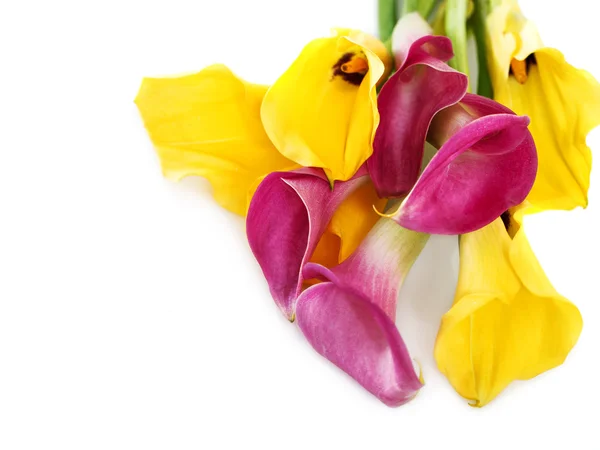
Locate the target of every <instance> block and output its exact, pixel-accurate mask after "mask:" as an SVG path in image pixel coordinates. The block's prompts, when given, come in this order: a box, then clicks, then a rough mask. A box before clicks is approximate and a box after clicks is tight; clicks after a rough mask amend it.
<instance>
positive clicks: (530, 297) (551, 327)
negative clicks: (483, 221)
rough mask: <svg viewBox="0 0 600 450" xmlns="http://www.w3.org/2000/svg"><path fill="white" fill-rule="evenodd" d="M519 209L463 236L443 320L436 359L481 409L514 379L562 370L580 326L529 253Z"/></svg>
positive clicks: (576, 315) (577, 315) (573, 309)
mask: <svg viewBox="0 0 600 450" xmlns="http://www.w3.org/2000/svg"><path fill="white" fill-rule="evenodd" d="M520 208H521V209H519V210H517V211H516V213H515V214H514V216H513V215H512V214H511V213H509V212H507V213H506V214H504V215H503V216H502V218H498V219H497V220H495V221H494V222H493V223H491V224H490V225H488V226H486V227H485V228H482V229H481V230H478V231H475V232H473V233H469V234H466V235H463V236H460V270H459V277H458V285H457V289H456V295H455V299H454V305H453V306H452V308H451V309H450V311H448V312H447V313H446V314H445V315H444V316H443V318H442V323H441V326H440V329H439V332H438V336H437V340H436V344H435V350H434V354H435V359H436V361H437V365H438V368H439V369H440V371H441V372H442V373H443V374H444V375H445V376H446V377H447V378H448V380H449V381H450V383H451V384H452V386H453V387H454V389H456V391H457V392H458V393H459V394H460V395H462V396H463V397H465V398H467V399H469V400H471V402H472V405H473V406H484V405H486V404H487V403H489V402H490V401H492V400H493V399H494V398H495V397H496V396H497V395H498V394H499V393H500V392H502V390H503V389H505V388H506V387H507V386H508V385H509V384H510V383H511V382H512V381H514V380H527V379H530V378H533V377H535V376H537V375H539V374H540V373H542V372H545V371H547V370H549V369H552V368H553V367H556V366H558V365H560V364H562V362H563V361H564V360H565V358H566V357H567V355H568V353H569V352H570V351H571V349H572V348H573V346H574V345H575V343H576V342H577V339H578V338H579V335H580V333H581V329H582V325H583V324H582V319H581V314H580V313H579V310H578V309H577V307H576V306H575V305H573V304H572V303H571V302H570V301H569V300H567V299H566V298H564V297H563V296H561V295H560V294H558V293H557V292H556V290H555V289H554V287H552V285H551V284H550V282H549V281H548V278H547V277H546V275H545V274H544V271H543V270H542V267H541V266H540V264H539V262H538V260H537V259H536V257H535V255H534V254H533V251H532V249H531V247H530V245H529V243H528V241H527V238H526V236H525V233H524V230H523V229H522V228H521V225H520V221H521V217H522V215H523V214H524V213H525V212H526V211H525V210H524V209H523V207H520ZM525 209H526V208H525Z"/></svg>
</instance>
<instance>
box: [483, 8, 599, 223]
mask: <svg viewBox="0 0 600 450" xmlns="http://www.w3.org/2000/svg"><path fill="white" fill-rule="evenodd" d="M487 23H488V38H489V47H490V49H491V52H490V64H489V67H490V71H491V78H492V84H493V88H494V99H495V100H497V101H498V102H500V103H502V104H504V105H506V106H508V107H509V108H511V109H512V110H513V111H515V112H516V113H517V114H520V115H528V116H529V117H530V119H531V125H530V127H529V128H530V130H531V133H532V135H533V138H534V140H535V143H536V146H537V150H538V157H539V168H538V175H537V178H536V181H535V184H534V186H533V189H532V190H531V193H530V195H529V197H528V199H527V200H528V201H529V202H530V203H531V204H532V205H533V206H535V209H536V210H537V211H540V210H548V209H566V210H568V209H573V208H575V207H577V206H582V207H585V206H587V192H588V188H589V184H590V170H591V152H590V149H589V147H588V146H587V145H586V141H585V139H586V136H587V134H588V133H589V132H590V131H591V130H592V129H593V128H594V127H596V126H597V125H599V124H600V84H598V82H597V81H596V80H595V79H594V78H593V77H592V76H591V75H590V74H588V73H587V72H585V71H583V70H579V69H576V68H575V67H573V66H571V65H569V64H568V63H567V62H566V61H565V59H564V57H563V55H562V54H561V53H560V52H559V51H557V50H554V49H551V48H544V47H543V44H542V42H541V40H540V38H539V35H538V34H537V31H536V30H535V27H534V26H533V24H532V23H531V22H529V21H528V20H526V19H525V18H524V17H523V15H522V14H521V12H520V10H519V9H518V5H517V4H516V2H515V1H514V0H505V1H504V2H503V3H502V5H501V6H499V7H497V8H496V9H494V11H493V12H492V13H491V14H490V16H489V17H488V22H487ZM530 55H533V57H531V56H530ZM525 60H527V64H526V67H527V69H526V70H527V72H526V76H525V78H524V79H522V80H520V81H519V80H518V78H520V77H515V76H512V75H509V73H510V68H511V61H512V62H513V63H514V62H515V61H525ZM513 67H514V64H513Z"/></svg>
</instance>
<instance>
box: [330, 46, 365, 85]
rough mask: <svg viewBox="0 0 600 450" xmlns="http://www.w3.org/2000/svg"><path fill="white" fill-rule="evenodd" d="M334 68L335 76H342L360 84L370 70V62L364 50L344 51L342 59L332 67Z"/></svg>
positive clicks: (348, 80) (350, 81) (354, 83)
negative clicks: (363, 52)
mask: <svg viewBox="0 0 600 450" xmlns="http://www.w3.org/2000/svg"><path fill="white" fill-rule="evenodd" d="M331 69H332V70H333V77H332V79H333V78H335V77H336V76H339V77H341V78H342V79H343V80H344V81H346V82H348V83H350V84H353V85H355V86H359V85H360V83H362V80H363V78H364V77H365V75H366V73H367V72H368V71H369V63H368V61H367V59H366V57H365V56H364V55H363V54H362V52H359V53H358V54H357V53H354V52H348V53H344V54H343V55H342V56H341V57H340V59H338V60H337V62H336V63H335V64H334V65H333V67H332V68H331Z"/></svg>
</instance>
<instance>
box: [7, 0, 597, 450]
mask: <svg viewBox="0 0 600 450" xmlns="http://www.w3.org/2000/svg"><path fill="white" fill-rule="evenodd" d="M521 4H522V7H523V9H524V11H525V13H526V14H527V15H528V16H529V17H530V18H531V19H534V20H535V21H536V22H537V24H538V26H539V29H540V31H541V33H542V36H543V38H544V39H545V42H546V44H547V45H549V46H554V47H558V48H559V49H561V50H562V51H563V52H564V53H565V54H566V56H567V58H568V60H569V61H571V62H572V63H574V64H575V65H577V66H579V67H585V68H587V69H588V70H590V71H591V72H592V73H593V74H594V75H595V76H596V77H597V78H599V77H600V60H599V59H598V56H597V55H598V52H597V47H596V43H597V36H598V31H597V17H598V14H597V12H595V11H593V10H594V9H595V4H596V2H595V1H592V0H588V1H586V0H578V1H576V0H570V1H568V2H564V1H563V2H559V1H541V0H536V1H534V0H530V1H525V0H522V1H521ZM375 18H376V12H375V2H374V1H372V2H369V1H350V0H335V1H332V0H327V1H325V0H301V1H300V0H298V1H278V2H277V1H267V0H252V1H241V0H240V1H222V0H221V1H217V0H214V1H206V0H193V1H174V0H169V1H166V0H165V1H160V2H157V1H155V2H151V1H148V0H147V1H110V0H106V1H102V2H99V1H98V2H92V1H79V2H76V1H72V2H69V1H64V0H63V1H60V0H56V1H44V2H42V1H39V2H35V1H19V2H16V1H15V2H8V1H7V2H2V6H1V7H0V42H1V44H0V61H1V63H0V65H1V66H2V69H1V70H0V119H1V120H0V449H2V450H12V449H47V448H59V449H177V450H179V449H192V448H194V449H197V448H201V449H246V448H252V449H253V448H257V449H290V450H292V449H373V448H408V446H409V445H411V444H412V445H414V446H418V448H430V447H431V446H433V445H438V446H440V448H450V449H453V448H486V449H506V448H510V449H533V448H564V447H565V446H567V445H568V446H570V447H572V448H580V449H597V448H600V438H599V436H598V417H599V413H598V404H599V402H600V378H599V373H600V365H599V362H598V355H599V353H598V344H599V342H600V306H599V304H600V283H599V276H600V271H599V267H600V264H599V263H598V255H599V254H600V245H599V243H598V240H597V239H596V235H597V233H598V231H599V230H600V171H599V169H598V166H597V165H596V166H595V169H594V172H593V174H592V188H591V191H590V207H589V208H588V209H587V210H585V211H584V210H577V211H574V212H572V213H567V214H566V213H558V212H557V213H548V214H546V215H544V216H538V217H532V218H530V220H529V221H528V222H527V224H526V228H527V231H528V235H529V238H530V240H531V242H532V245H533V247H534V249H535V251H536V253H537V255H538V256H539V258H540V260H541V262H542V265H543V266H544V268H545V270H546V272H547V273H548V275H549V277H550V279H551V280H552V282H553V283H554V285H555V286H556V288H557V289H558V290H559V291H560V292H561V293H562V294H564V295H565V296H567V297H568V298H570V299H572V300H573V301H574V302H575V303H576V304H577V305H578V306H579V308H580V309H581V312H582V314H583V317H584V322H585V326H584V330H583V333H582V335H581V338H580V340H579V343H578V345H577V346H576V348H575V350H574V351H573V352H572V353H571V355H570V356H569V358H568V359H567V362H566V364H564V365H563V366H561V367H559V368H557V369H555V370H552V371H550V372H548V373H546V374H544V375H542V376H540V377H538V378H536V379H534V380H532V381H529V382H517V383H514V384H513V385H512V386H511V387H510V388H508V389H507V390H506V391H505V392H504V393H503V394H502V395H501V396H500V397H499V398H498V399H497V400H495V401H494V402H493V403H491V404H490V405H489V406H487V407H485V408H484V409H474V408H471V407H469V406H467V403H466V401H465V400H464V399H462V398H460V397H459V396H458V395H457V394H456V393H455V392H454V391H453V389H452V388H451V386H450V385H449V384H448V383H447V381H446V380H445V379H444V378H443V377H442V375H441V374H440V373H439V372H438V371H437V369H436V368H435V364H434V361H433V356H432V349H433V343H434V338H435V335H436V331H437V326H438V323H439V320H440V316H441V314H442V313H443V312H444V311H445V310H446V309H447V308H448V307H449V305H450V303H451V301H452V297H453V288H454V285H453V284H454V282H455V278H456V272H457V250H456V239H455V238H452V237H434V238H433V239H431V241H430V242H429V244H428V246H427V248H426V250H425V251H424V253H423V255H422V257H421V258H420V260H419V261H418V263H417V265H416V267H415V269H414V270H413V271H412V272H411V274H410V276H409V279H408V281H407V283H406V285H405V287H404V289H403V291H402V295H401V300H400V310H399V314H398V317H399V320H398V324H399V327H400V329H401V331H402V333H403V336H404V338H405V340H406V342H407V344H408V347H409V349H410V351H411V353H412V355H413V356H414V357H415V358H416V359H418V360H419V361H420V362H421V364H422V366H423V369H424V375H425V380H426V386H425V388H424V389H423V390H422V392H421V393H420V395H419V396H418V397H417V398H416V399H415V401H413V402H411V403H410V404H408V405H406V406H403V407H401V408H398V409H390V408H388V407H386V406H384V405H383V404H381V403H379V402H378V401H377V400H376V399H375V398H374V397H372V396H371V395H369V394H368V393H366V392H365V391H364V390H363V389H361V388H360V387H359V386H358V385H357V384H356V383H355V382H354V381H353V380H352V379H350V378H349V377H348V376H346V375H345V374H344V373H342V372H341V371H339V370H338V369H336V368H335V367H334V366H333V365H332V364H330V363H329V362H328V361H326V360H324V359H322V358H321V357H320V356H319V355H317V354H316V353H315V352H314V351H313V350H312V349H311V348H310V346H309V345H308V344H307V343H306V342H305V341H304V339H303V338H302V336H301V334H300V332H299V331H298V330H297V328H296V327H295V326H293V325H291V324H289V323H288V322H287V321H286V320H285V319H284V318H283V316H282V315H281V314H280V313H279V311H278V310H277V308H276V307H275V305H274V303H273V302H272V301H271V299H270V297H269V293H268V289H267V285H266V283H265V281H264V280H263V278H262V274H261V272H260V269H259V267H258V265H257V264H256V263H255V261H254V259H253V257H252V255H251V253H250V250H249V248H248V245H247V243H246V240H245V234H244V222H243V220H242V219H241V218H239V217H236V216H234V215H232V214H230V213H228V212H226V211H224V210H222V209H220V208H219V207H218V206H217V205H216V204H215V202H214V201H213V199H212V197H211V195H210V187H209V186H208V184H207V183H206V182H205V181H204V180H201V179H196V180H193V179H192V180H187V181H186V182H184V183H182V184H179V185H175V184H172V183H170V182H168V181H166V180H164V179H163V178H162V177H161V174H160V170H159V165H158V160H157V157H156V156H155V154H154V151H153V149H152V147H151V144H150V142H149V139H148V138H147V136H146V133H145V131H144V129H143V126H142V123H141V120H140V118H139V115H138V112H137V110H136V108H135V105H134V103H133V99H134V97H135V95H136V92H137V89H138V87H139V84H140V80H141V79H142V77H143V76H145V75H150V76H160V75H167V74H175V73H181V72H191V71H197V70H199V69H201V68H203V67H204V66H206V65H208V64H212V63H215V62H223V63H226V64H228V65H229V66H230V67H231V68H232V69H233V70H234V71H235V72H236V73H238V74H239V75H240V76H242V77H244V78H246V79H248V80H250V81H255V82H263V83H269V82H272V81H273V80H274V79H275V78H276V77H277V76H278V74H280V73H281V72H282V71H283V70H285V68H286V67H287V66H288V65H289V64H290V63H291V62H292V61H293V59H294V58H295V57H296V55H297V54H298V53H299V51H300V50H301V48H302V47H303V45H304V44H305V43H307V42H308V41H309V40H310V39H312V38H314V37H318V36H322V35H327V34H328V30H329V28H330V27H332V26H348V27H356V28H362V29H364V30H366V31H370V32H375V31H376V19H375ZM565 120H566V119H565ZM588 142H589V143H590V144H591V146H592V148H593V150H595V151H596V159H598V156H599V155H598V151H600V133H599V132H596V133H595V134H592V135H591V136H590V138H589V139H588ZM413 448H416V447H413Z"/></svg>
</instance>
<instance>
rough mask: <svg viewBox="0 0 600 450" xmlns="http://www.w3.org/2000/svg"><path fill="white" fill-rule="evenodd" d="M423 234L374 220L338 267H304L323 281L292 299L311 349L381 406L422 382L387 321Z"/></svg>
mask: <svg viewBox="0 0 600 450" xmlns="http://www.w3.org/2000/svg"><path fill="white" fill-rule="evenodd" d="M428 237H429V236H428V235H427V234H423V233H417V232H414V231H410V230H407V229H404V228H402V227H400V226H398V225H397V224H396V223H394V222H393V221H392V220H390V219H387V218H382V219H380V220H379V222H378V223H377V224H376V225H375V226H374V227H373V229H372V230H371V232H370V233H369V234H368V235H367V237H366V238H365V240H364V241H363V243H362V244H361V245H360V247H359V248H358V249H357V250H356V251H355V252H354V253H353V254H352V256H351V257H350V258H348V259H347V260H346V261H344V262H343V263H341V264H340V265H338V266H336V267H334V268H332V269H327V268H325V267H323V266H320V265H318V264H314V263H309V264H307V265H306V267H305V269H304V275H305V277H307V278H313V277H318V278H320V279H322V280H325V282H324V283H321V284H317V285H315V286H312V287H310V288H309V289H307V290H306V291H304V292H303V293H302V295H301V296H300V297H299V299H298V304H297V309H296V315H297V322H298V326H299V327H300V329H301V330H302V332H303V334H304V335H305V336H306V339H307V340H308V341H309V342H310V344H311V345H312V346H313V347H314V348H315V350H316V351H317V352H318V353H320V354H321V355H323V356H324V357H325V358H327V359H329V360H330V361H331V362H333V363H334V364H335V365H337V366H338V367H340V368H341V369H342V370H344V371H345V372H346V373H348V374H349V375H350V376H352V377H353V378H354V379H355V380H356V381H358V382H359V383H360V384H361V385H362V386H363V387H364V388H365V389H367V390H368V391H369V392H371V393H372V394H373V395H375V396H376V397H377V398H379V399H380V400H381V401H382V402H383V403H385V404H386V405H388V406H400V405H402V404H404V403H406V402H408V401H409V400H411V399H412V398H414V396H415V395H416V394H417V392H418V390H419V389H420V388H421V387H422V382H421V381H420V380H419V377H418V376H417V374H416V373H415V370H414V367H413V362H412V360H411V358H410V355H409V353H408V350H407V348H406V345H405V344H404V341H403V340H402V337H401V336H400V333H399V332H398V329H397V328H396V325H395V324H394V322H395V318H396V301H397V298H398V292H399V289H400V287H401V285H402V282H403V280H404V278H405V276H406V275H407V273H408V271H409V270H410V268H411V266H412V264H413V263H414V261H415V260H416V258H417V257H418V255H419V254H420V253H421V250H422V249H423V247H424V246H425V243H426V242H427V239H428Z"/></svg>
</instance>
